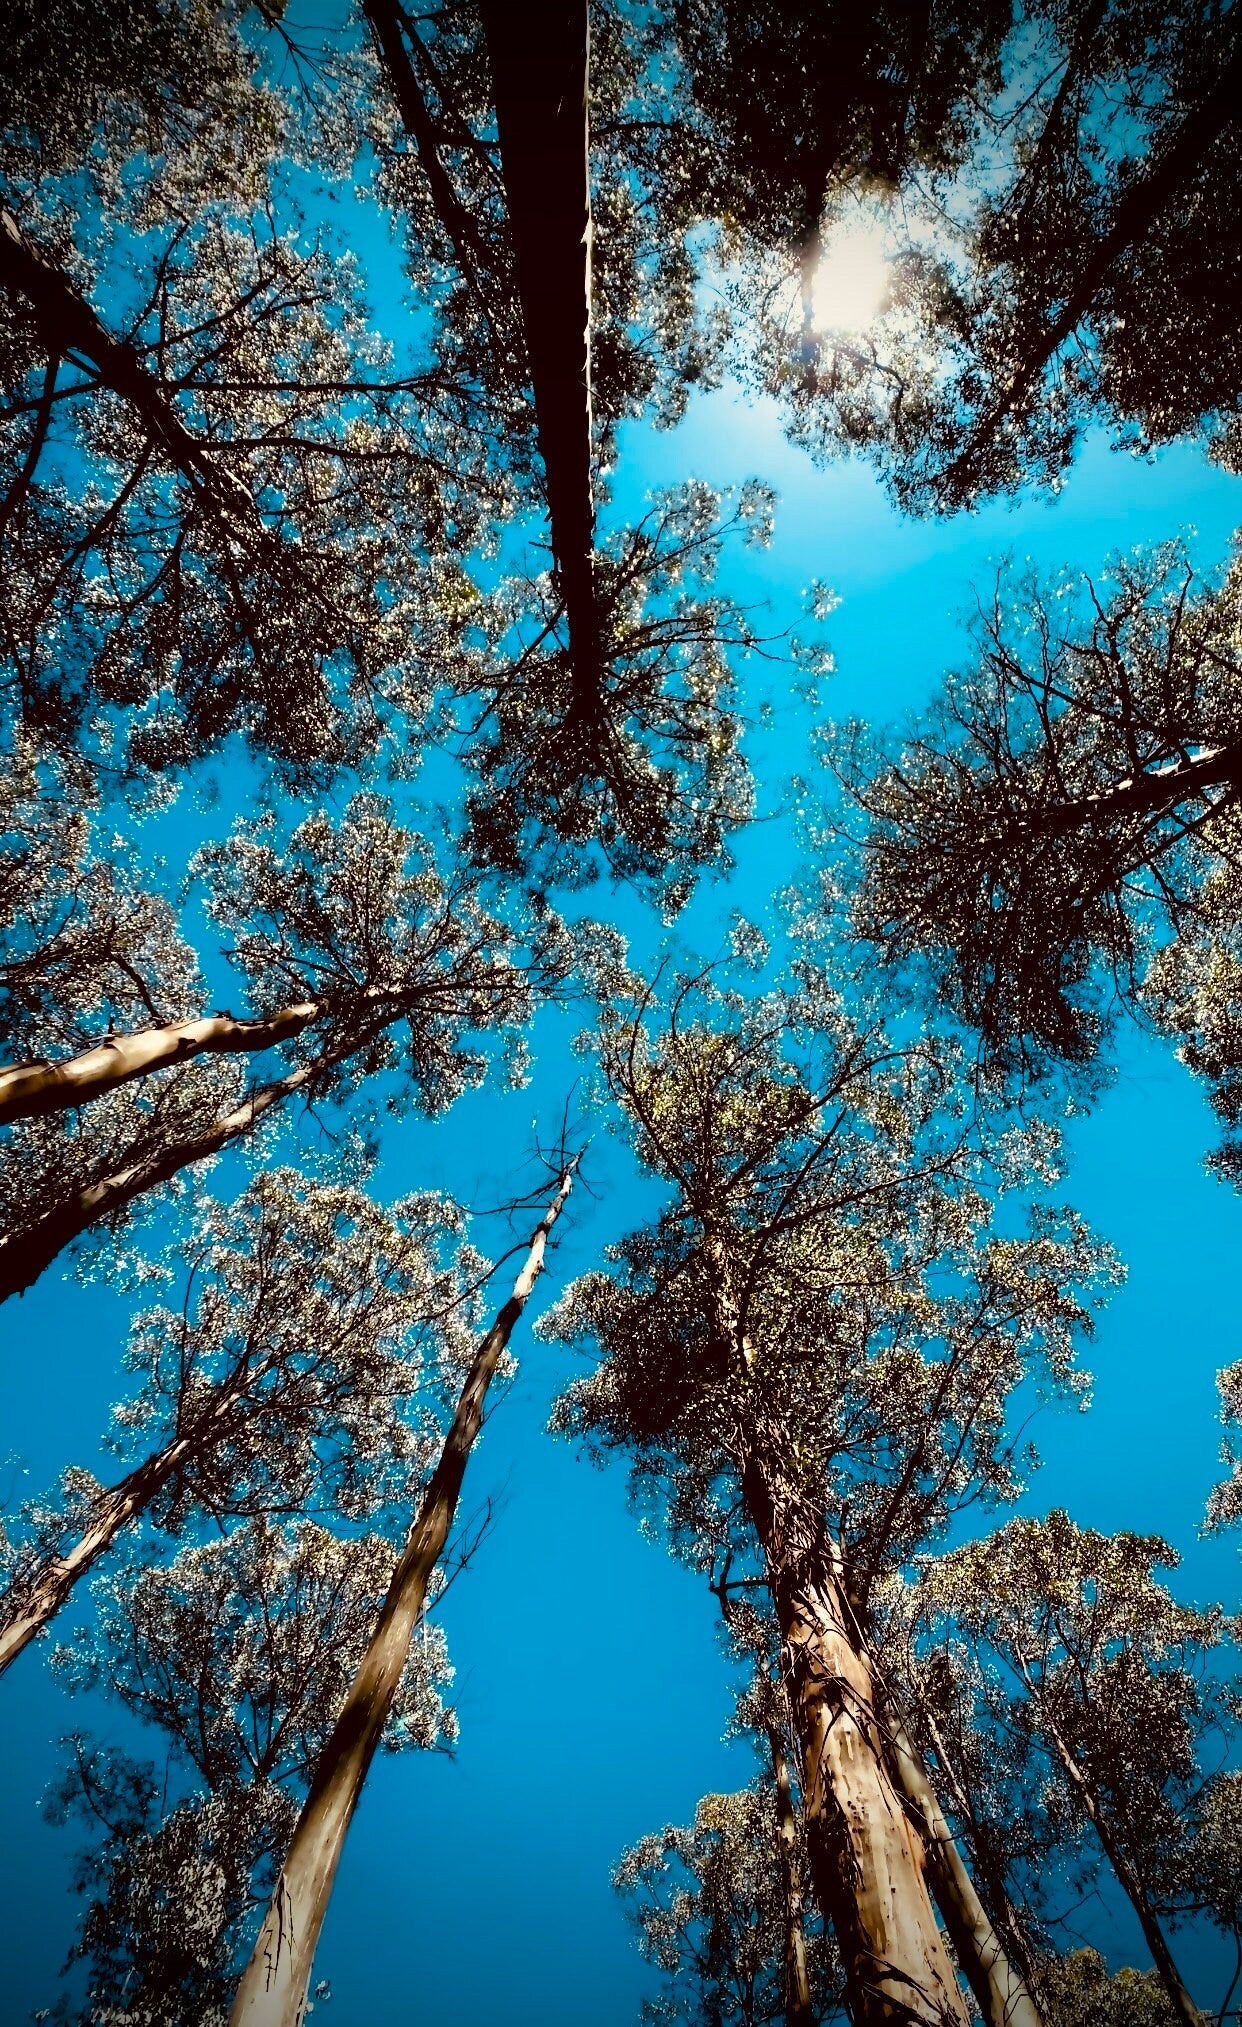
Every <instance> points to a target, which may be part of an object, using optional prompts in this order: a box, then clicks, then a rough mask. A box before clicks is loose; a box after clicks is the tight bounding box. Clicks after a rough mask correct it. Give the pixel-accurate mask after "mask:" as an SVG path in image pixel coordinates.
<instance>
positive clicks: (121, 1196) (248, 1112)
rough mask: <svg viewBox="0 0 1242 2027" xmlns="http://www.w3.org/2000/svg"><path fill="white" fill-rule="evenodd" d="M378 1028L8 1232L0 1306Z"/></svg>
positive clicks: (1, 1256)
mask: <svg viewBox="0 0 1242 2027" xmlns="http://www.w3.org/2000/svg"><path fill="white" fill-rule="evenodd" d="M386 1025H387V1023H386V1022H384V1021H378V1022H375V1023H373V1024H372V1025H371V1026H369V1027H368V1028H366V1029H365V1030H363V1031H361V1032H359V1033H356V1034H353V1035H350V1036H349V1037H348V1039H347V1040H345V1041H343V1042H340V1043H338V1044H337V1045H336V1046H335V1047H334V1048H331V1049H325V1050H324V1052H323V1054H322V1055H319V1056H316V1057H315V1058H314V1060H313V1061H312V1062H309V1063H303V1064H302V1065H301V1066H300V1067H299V1068H298V1069H296V1070H291V1071H290V1073H289V1075H288V1076H287V1077H281V1078H279V1079H278V1081H277V1082H275V1083H273V1084H264V1085H263V1086H262V1087H261V1088H260V1089H259V1090H257V1091H253V1092H252V1093H251V1094H250V1096H249V1097H248V1098H246V1099H244V1100H243V1102H242V1103H241V1104H240V1105H239V1106H237V1108H236V1109H235V1110H234V1111H232V1112H228V1113H226V1114H225V1115H224V1117H223V1118H222V1119H216V1120H213V1121H212V1123H211V1125H210V1126H206V1127H204V1128H203V1129H202V1130H201V1131H200V1132H198V1133H192V1134H187V1135H186V1137H185V1138H184V1139H181V1140H174V1141H171V1142H164V1143H162V1144H160V1145H157V1146H156V1147H153V1148H152V1149H150V1151H149V1152H147V1153H142V1152H141V1151H139V1152H136V1153H135V1154H134V1158H133V1159H132V1160H130V1161H127V1162H125V1163H124V1164H123V1165H122V1166H121V1167H120V1168H116V1169H113V1170H112V1172H111V1174H110V1175H105V1176H101V1177H100V1179H99V1181H98V1182H93V1183H91V1184H90V1185H89V1186H88V1187H87V1188H86V1189H80V1190H75V1191H74V1192H73V1193H72V1194H71V1195H70V1196H69V1197H68V1198H66V1199H65V1200H64V1201H62V1202H61V1203H59V1204H56V1205H54V1206H53V1208H52V1209H51V1210H50V1211H45V1212H44V1213H43V1215H42V1217H39V1218H36V1219H35V1221H34V1223H33V1224H29V1225H25V1226H22V1227H21V1228H19V1229H18V1230H16V1231H12V1232H9V1233H8V1234H7V1235H6V1237H4V1238H3V1239H0V1302H3V1301H5V1300H7V1298H8V1297H9V1296H10V1295H21V1294H23V1293H24V1292H25V1290H26V1289H27V1288H30V1287H33V1285H34V1283H35V1282H36V1281H37V1280H38V1278H39V1276H40V1274H42V1273H43V1271H44V1269H45V1268H47V1267H50V1266H51V1264H52V1261H53V1260H54V1259H55V1258H56V1257H57V1255H58V1254H59V1253H62V1252H63V1251H64V1249H65V1247H66V1246H69V1245H72V1243H73V1241H74V1240H75V1239H77V1238H80V1237H81V1235H82V1233H83V1232H86V1231H89V1230H90V1229H91V1227H92V1226H94V1225H98V1224H102V1223H103V1221H104V1220H105V1219H106V1218H109V1217H113V1216H115V1214H116V1213H117V1212H118V1211H121V1210H124V1209H125V1208H126V1206H127V1205H129V1204H131V1203H133V1202H134V1201H135V1200H136V1199H137V1198H138V1197H140V1196H145V1195H146V1194H147V1193H148V1192H149V1191H151V1190H153V1189H158V1188H159V1186H160V1185H161V1183H166V1182H171V1181H172V1178H173V1177H174V1176H175V1175H179V1174H180V1172H181V1170H182V1169H183V1168H190V1167H192V1166H193V1164H194V1163H195V1162H198V1161H206V1160H207V1159H208V1158H209V1157H210V1156H211V1155H213V1154H219V1153H220V1152H221V1151H222V1150H223V1149H224V1148H226V1147H228V1146H230V1145H232V1143H233V1142H234V1141H237V1140H243V1139H244V1138H245V1137H246V1135H247V1134H248V1133H252V1132H253V1131H254V1128H255V1127H256V1126H257V1125H258V1123H259V1121H260V1119H263V1118H265V1117H266V1115H267V1114H268V1113H269V1112H271V1111H272V1110H273V1109H274V1108H275V1107H277V1106H279V1105H283V1104H284V1103H285V1101H286V1099H289V1098H291V1097H293V1095H294V1093H295V1092H297V1091H301V1090H306V1091H308V1092H309V1091H313V1090H314V1088H315V1084H316V1082H317V1080H318V1079H319V1078H321V1077H323V1076H324V1075H325V1074H326V1073H327V1071H329V1070H330V1069H332V1068H334V1067H335V1065H336V1064H337V1063H341V1062H344V1061H345V1060H346V1059H347V1058H348V1057H349V1056H352V1055H354V1054H356V1053H357V1051H358V1050H359V1049H361V1048H364V1047H365V1046H366V1044H367V1042H368V1041H370V1040H371V1039H372V1038H373V1037H374V1036H375V1035H377V1034H379V1033H380V1032H381V1031H382V1029H383V1028H384V1027H385V1026H386ZM138 1145H139V1147H140V1145H141V1144H140V1143H138Z"/></svg>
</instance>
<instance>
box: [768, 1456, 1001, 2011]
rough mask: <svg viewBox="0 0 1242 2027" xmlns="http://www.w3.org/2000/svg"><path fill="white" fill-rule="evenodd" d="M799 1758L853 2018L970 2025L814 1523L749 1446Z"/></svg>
mask: <svg viewBox="0 0 1242 2027" xmlns="http://www.w3.org/2000/svg"><path fill="white" fill-rule="evenodd" d="M742 1492H743V1497H744V1499H745V1502H746V1507H747V1511H748V1513H749V1516H750V1519H751V1522H752V1525H753V1526H754V1528H755V1531H756V1533H757V1535H758V1537H759V1541H760V1544H761V1546H762V1548H763V1553H764V1558H765V1561H766V1564H767V1569H768V1576H769V1581H770V1583H771V1587H772V1595H773V1598H774V1600H775V1604H776V1613H777V1620H778V1623H779V1625H780V1630H781V1639H782V1643H783V1648H784V1665H785V1669H786V1673H787V1679H788V1686H789V1693H790V1703H791V1709H792V1714H793V1721H794V1725H795V1728H796V1730H797V1733H798V1742H799V1745H800V1748H801V1758H802V1816H803V1822H804V1823H805V1826H806V1836H807V1855H808V1859H809V1862H810V1869H811V1881H812V1884H813V1886H814V1889H815V1894H816V1898H817V1899H818V1901H819V1904H820V1908H821V1911H822V1912H823V1914H824V1916H825V1918H826V1919H827V1920H829V1921H831V1923H832V1926H833V1929H834V1931H835V1933H836V1937H837V1941H838V1943H839V1945H840V1949H841V1955H842V1958H843V1959H844V1963H845V1974H846V2006H847V2009H848V2011H849V2015H850V2018H851V2020H852V2021H853V2022H854V2027H898V2023H901V2027H969V2021H970V2014H969V2011H968V2009H967V2006H966V2002H965V2000H964V1999H963V1997H962V1993H961V1990H960V1988H959V1986H958V1982H957V1978H956V1975H955V1973H954V1969H953V1965H952V1962H951V1960H950V1957H949V1952H948V1949H947V1948H946V1945H945V1941H944V1938H943V1936H942V1935H941V1932H940V1929H939V1927H938V1926H937V1923H936V1916H935V1912H934V1910H933V1907H932V1902H931V1895H930V1892H929V1890H928V1880H927V1863H928V1861H927V1854H926V1852H925V1850H924V1848H923V1841H922V1838H921V1837H920V1835H919V1833H918V1830H917V1829H916V1827H915V1825H914V1823H913V1821H912V1820H911V1816H910V1812H909V1811H908V1810H907V1808H906V1807H905V1805H904V1802H903V1799H902V1797H901V1795H900V1793H899V1792H898V1789H897V1787H896V1785H895V1783H894V1781H893V1778H892V1775H891V1773H890V1771H889V1765H888V1756H887V1753H886V1751H885V1740H884V1731H883V1726H882V1723H881V1720H880V1716H879V1693H878V1686H877V1683H876V1680H875V1676H874V1672H873V1669H872V1666H871V1661H870V1657H869V1656H868V1654H867V1652H866V1647H865V1643H864V1642H863V1640H862V1639H861V1637H860V1635H859V1632H858V1628H857V1624H856V1621H855V1616H854V1612H853V1610H852V1607H851V1605H850V1602H849V1598H848V1596H847V1592H846V1585H845V1576H844V1571H843V1570H842V1569H841V1568H840V1567H839V1566H838V1559H837V1558H836V1556H835V1555H834V1553H833V1551H832V1548H831V1545H830V1544H829V1543H828V1542H827V1541H826V1539H825V1537H824V1533H823V1528H822V1524H821V1523H820V1521H819V1519H818V1517H817V1516H815V1515H813V1514H812V1513H811V1512H810V1511H809V1510H808V1509H807V1508H806V1507H805V1505H804V1503H803V1502H802V1501H800V1500H799V1499H797V1498H796V1497H789V1496H786V1495H785V1494H784V1493H783V1491H782V1490H781V1489H780V1488H779V1479H778V1477H777V1473H776V1471H775V1470H773V1469H772V1468H771V1467H770V1466H769V1464H768V1462H767V1461H766V1460H764V1459H761V1458H759V1457H758V1456H756V1455H754V1454H753V1453H752V1455H751V1456H750V1457H748V1458H747V1460H746V1463H745V1467H744V1470H743V1474H742Z"/></svg>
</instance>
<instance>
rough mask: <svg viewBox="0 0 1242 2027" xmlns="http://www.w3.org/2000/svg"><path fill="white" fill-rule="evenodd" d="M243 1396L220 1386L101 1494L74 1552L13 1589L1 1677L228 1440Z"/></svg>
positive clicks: (2, 1606)
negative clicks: (195, 1465)
mask: <svg viewBox="0 0 1242 2027" xmlns="http://www.w3.org/2000/svg"><path fill="white" fill-rule="evenodd" d="M242 1392H243V1389H242V1388H241V1387H238V1386H230V1387H221V1388H220V1389H219V1390H218V1392H217V1394H216V1396H215V1398H214V1399H213V1400H212V1402H211V1404H210V1406H209V1407H208V1408H207V1409H206V1410H205V1411H203V1412H200V1413H199V1414H197V1415H195V1417H194V1422H193V1425H192V1426H191V1427H190V1428H189V1429H187V1430H186V1431H185V1433H184V1434H183V1435H180V1436H177V1437H176V1438H175V1439H174V1440H173V1441H172V1442H171V1443H168V1444H166V1445H165V1447H164V1448H163V1449H162V1450H158V1451H157V1452H156V1453H155V1455H154V1456H152V1457H147V1458H145V1459H144V1461H143V1462H142V1463H141V1464H139V1465H137V1466H136V1467H135V1469H134V1470H132V1471H130V1472H128V1473H127V1474H126V1476H125V1477H124V1478H122V1479H120V1480H119V1481H118V1483H117V1484H115V1485H113V1486H110V1487H109V1489H108V1490H107V1491H106V1492H104V1493H103V1494H102V1495H101V1497H100V1498H99V1499H98V1500H97V1501H96V1503H95V1509H94V1512H93V1513H92V1515H91V1520H90V1524H89V1526H87V1527H86V1528H84V1529H83V1531H82V1533H81V1535H80V1536H79V1537H78V1539H77V1541H75V1542H74V1544H73V1546H72V1548H69V1549H66V1551H65V1553H64V1554H63V1555H50V1556H46V1557H45V1558H44V1559H43V1561H42V1562H40V1563H38V1564H36V1566H35V1567H34V1569H32V1570H30V1571H29V1572H27V1573H26V1574H24V1575H21V1576H19V1577H18V1579H17V1580H16V1581H15V1582H14V1583H13V1584H11V1585H10V1586H9V1589H8V1591H7V1592H6V1593H5V1595H4V1596H3V1597H0V1675H2V1674H3V1673H4V1671H5V1669H6V1668H8V1667H10V1666H11V1665H12V1663H13V1662H14V1661H16V1659H17V1657H18V1655H19V1654H20V1653H21V1652H22V1650H23V1648H25V1647H28V1646H29V1644H30V1642H31V1641H32V1640H33V1639H34V1638H35V1637H36V1635H37V1634H39V1633H41V1632H42V1631H43V1628H44V1627H45V1626H47V1625H49V1624H50V1622H51V1621H52V1620H53V1619H54V1618H55V1616H56V1614H57V1612H59V1611H60V1609H61V1606H62V1605H63V1604H64V1603H65V1601H66V1599H67V1598H68V1597H69V1595H70V1593H71V1591H72V1590H73V1588H74V1585H75V1584H77V1583H78V1582H79V1581H80V1580H81V1579H82V1578H83V1577H84V1576H86V1575H87V1573H88V1572H89V1571H90V1570H91V1569H92V1568H93V1567H94V1565H95V1564H96V1563H97V1562H98V1561H99V1558H100V1556H101V1555H104V1554H105V1553H106V1551H107V1550H108V1549H109V1548H111V1546H112V1544H113V1542H114V1541H115V1540H116V1537H117V1535H118V1534H120V1532H121V1530H122V1529H123V1528H125V1527H128V1526H129V1525H130V1523H131V1521H134V1520H137V1519H138V1517H139V1516H140V1515H141V1514H143V1513H145V1512H146V1510H147V1508H148V1507H149V1506H150V1505H151V1504H152V1502H153V1501H154V1500H155V1499H156V1498H157V1497H158V1495H159V1493H160V1492H161V1491H162V1490H163V1488H164V1486H165V1485H167V1484H168V1482H169V1480H170V1478H172V1477H173V1476H174V1475H175V1474H176V1472H177V1471H179V1470H180V1469H181V1468H182V1466H183V1465H185V1464H186V1463H187V1462H188V1461H189V1460H190V1459H191V1458H192V1457H196V1456H202V1455H203V1454H204V1453H205V1452H206V1451H208V1450H210V1449H211V1448H212V1447H213V1446H214V1445H215V1444H216V1443H220V1442H222V1441H223V1440H224V1438H225V1436H226V1435H227V1434H228V1431H229V1427H230V1422H231V1417H232V1414H233V1411H234V1409H235V1408H236V1407H237V1404H238V1402H239V1401H240V1399H241V1397H242Z"/></svg>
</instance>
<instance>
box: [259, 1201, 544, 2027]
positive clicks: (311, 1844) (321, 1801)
mask: <svg viewBox="0 0 1242 2027" xmlns="http://www.w3.org/2000/svg"><path fill="white" fill-rule="evenodd" d="M572 1182H573V1167H572V1165H571V1166H570V1167H569V1168H567V1169H566V1171H565V1173H564V1174H563V1175H562V1177H561V1183H560V1188H559V1190H558V1191H557V1194H556V1196H555V1198H554V1199H553V1201H552V1203H551V1204H550V1205H549V1207H548V1210H547V1212H546V1213H545V1215H544V1217H543V1218H542V1220H541V1221H540V1223H539V1225H538V1227H537V1228H536V1231H535V1234H534V1236H533V1238H532V1240H531V1244H530V1250H529V1252H528V1253H527V1256H526V1260H525V1263H524V1265H523V1267H522V1271H521V1273H520V1274H519V1275H518V1277H517V1280H516V1281H515V1282H514V1284H513V1293H512V1295H511V1296H510V1297H509V1300H508V1301H507V1302H506V1303H505V1305H504V1308H503V1309H502V1310H501V1311H500V1314H499V1315H498V1316H497V1318H496V1321H495V1322H494V1323H493V1325H492V1327H491V1329H490V1330H489V1331H488V1333H487V1336H486V1337H485V1338H484V1339H483V1342H482V1343H481V1344H480V1346H479V1348H478V1351H477V1352H476V1353H475V1357H474V1362H473V1364H472V1365H471V1367H470V1371H469V1373H468V1374H467V1376H466V1382H465V1385H464V1386H463V1388H462V1390H461V1394H460V1397H459V1399H458V1402H457V1410H456V1413H455V1414H454V1416H453V1423H452V1427H451V1428H450V1430H449V1433H448V1435H447V1437H446V1438H445V1443H444V1448H443V1449H442V1451H441V1452H440V1461H439V1463H438V1464H437V1465H436V1468H435V1471H434V1472H433V1473H432V1477H431V1482H430V1484H429V1485H428V1487H427V1491H426V1493H425V1495H424V1498H423V1502H422V1505H421V1506H420V1508H419V1511H418V1517H417V1519H416V1520H415V1522H414V1525H413V1527H412V1528H411V1530H410V1534H409V1537H408V1539H407V1541H406V1545H405V1551H404V1553H403V1555H402V1557H401V1560H400V1562H399V1563H398V1564H397V1567H396V1569H395V1571H394V1572H393V1578H392V1583H391V1584H390V1586H389V1590H388V1596H387V1597H386V1599H385V1600H384V1606H383V1610H382V1611H381V1613H380V1615H379V1619H378V1621H377V1622H376V1627H375V1631H374V1633H373V1634H372V1636H371V1640H370V1644H369V1645H368V1647H367V1650H366V1653H365V1654H364V1655H363V1657H362V1661H361V1663H360V1664H359V1667H358V1671H357V1673H356V1674H355V1676H354V1679H353V1682H352V1684H351V1685H350V1689H349V1693H348V1695H347V1696H346V1698H345V1702H344V1705H343V1707H342V1709H341V1712H340V1715H339V1716H338V1718H337V1720H336V1723H335V1725H334V1726H333V1729H332V1734H331V1736H330V1738H329V1739H328V1742H327V1744H326V1746H325V1747H324V1749H323V1752H322V1753H321V1755H320V1758H319V1763H318V1765H317V1766H316V1768H315V1773H314V1777H313V1779H312V1781H311V1785H310V1792H309V1793H308V1795H307V1797H306V1802H305V1804H304V1806H303V1809H302V1814H301V1816H300V1817H299V1819H298V1825H297V1828H296V1830H295V1831H294V1833H293V1841H292V1842H291V1844H290V1846H289V1850H288V1853H287V1855H286V1858H285V1862H284V1865H283V1866H282V1868H281V1872H280V1877H279V1878H278V1879H277V1881H276V1888H275V1892H274V1893H273V1895H272V1902H271V1906H270V1907H269V1909H268V1912H267V1915H266V1916H265V1918H264V1921H263V1926H262V1927H261V1929H260V1930H259V1935H258V1939H257V1941H256V1943H255V1946H254V1951H253V1954H252V1955H251V1958H250V1961H249V1963H248V1964H247V1966H246V1969H245V1970H244V1972H243V1973H242V1979H241V1983H240V1985H239V1986H238V1988H237V1997H236V1998H235V2000H234V2001H233V2010H232V2012H231V2014H230V2015H229V2023H230V2027H299V2023H300V2021H301V2019H302V2016H303V2009H304V2007H305V2004H306V1990H307V1985H308V1983H309V1980H310V1973H311V1965H312V1963H313V1961H314V1956H315V1947H316V1944H317V1943H318V1941H319V1931H320V1929H321V1928H322V1926H323V1918H324V1915H325V1914H326V1913H327V1909H328V1901H329V1899H330V1898H331V1894H332V1882H333V1880H334V1878H335V1877H336V1868H337V1864H338V1863H339V1860H340V1856H341V1851H342V1849H343V1847H344V1843H345V1838H346V1835H347V1833H348V1830H349V1826H350V1823H351V1821H352V1820H353V1814H354V1810H355V1809H356V1808H357V1806H358V1799H359V1797H360V1795H361V1793H362V1787H363V1783H364V1781H365V1780H366V1777H367V1773H368V1771H369V1769H370V1765H371V1761H372V1760H373V1759H374V1757H375V1754H376V1751H377V1749H378V1747H379V1743H380V1740H381V1738H382V1737H383V1733H384V1726H385V1724H386V1723H387V1721H388V1713H389V1711H390V1709H391V1708H392V1700H393V1697H394V1696H395V1695H396V1692H397V1688H398V1685H399V1683H400V1681H401V1675H402V1671H403V1669H404V1668H405V1664H406V1661H407V1660H408V1658H409V1652H410V1641H411V1639H412V1637H413V1633H414V1628H415V1627H416V1625H417V1624H418V1621H419V1619H420V1617H421V1615H422V1611H423V1607H424V1604H425V1602H426V1598H427V1585H428V1583H429V1582H430V1580H431V1575H432V1572H433V1571H434V1569H435V1567H436V1564H437V1563H438V1562H439V1560H440V1557H441V1555H442V1554H443V1552H444V1545H445V1543H446V1542H447V1540H448V1535H449V1529H450V1527H451V1526H452V1522H453V1515H454V1513H455V1512H456V1510H457V1501H458V1497H459V1495H460V1493H461V1486H462V1480H463V1478H464V1476H465V1471H466V1464H467V1461H468V1460H469V1456H470V1452H471V1450H472V1449H473V1447H474V1444H475V1440H476V1438H477V1437H478V1433H479V1430H480V1428H481V1427H482V1424H483V1404H484V1401H485V1399H486V1396H487V1389H488V1386H489V1385H490V1383H491V1380H492V1376H493V1374H494V1373H495V1371H496V1367H497V1365H498V1364H499V1362H500V1359H501V1357H502V1356H503V1353H504V1350H505V1346H506V1345H507V1344H508V1342H509V1339H510V1336H511V1335H512V1332H513V1326H514V1324H515V1323H516V1322H517V1319H518V1317H519V1316H520V1315H521V1313H522V1310H523V1308H524V1307H525V1304H526V1300H527V1297H528V1296H529V1294H530V1292H531V1289H532V1288H533V1287H534V1285H535V1282H536V1280H537V1279H538V1276H539V1274H540V1272H541V1270H542V1267H543V1259H544V1252H545V1249H546V1247H547V1240H548V1233H549V1232H550V1231H551V1229H552V1227H553V1225H554V1224H555V1223H556V1220H557V1218H558V1217H559V1216H560V1213H561V1210H562V1208H563V1206H564V1203H565V1200H566V1198H567V1197H568V1195H569V1191H570V1188H571V1185H572Z"/></svg>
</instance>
